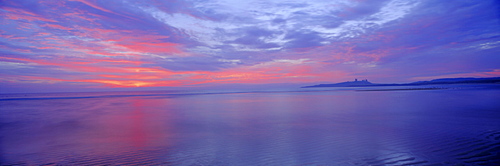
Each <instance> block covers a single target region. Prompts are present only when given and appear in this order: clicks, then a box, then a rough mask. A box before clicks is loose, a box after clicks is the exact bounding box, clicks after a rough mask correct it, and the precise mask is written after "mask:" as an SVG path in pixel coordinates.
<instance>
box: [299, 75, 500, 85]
mask: <svg viewBox="0 0 500 166" xmlns="http://www.w3.org/2000/svg"><path fill="white" fill-rule="evenodd" d="M486 83H500V77H489V78H441V79H435V80H431V81H417V82H412V83H406V84H375V83H371V82H369V81H368V80H361V81H358V80H357V79H356V80H354V81H347V82H341V83H335V84H318V85H312V86H304V87H302V88H319V87H367V86H418V85H435V84H486Z"/></svg>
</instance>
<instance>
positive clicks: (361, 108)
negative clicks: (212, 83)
mask: <svg viewBox="0 0 500 166" xmlns="http://www.w3.org/2000/svg"><path fill="white" fill-rule="evenodd" d="M499 99H500V94H499V93H498V91H495V90H471V91H468V90H434V91H411V92H408V91H366V92H356V91H326V92H302V93H291V92H280V93H233V94H206V95H178V96H175V97H172V96H165V95H159V96H151V95H148V96H122V97H102V98H71V99H46V100H7V101H0V106H1V107H0V109H1V111H2V114H0V120H1V124H2V126H1V135H2V137H1V142H0V145H1V147H0V148H1V151H0V153H1V155H2V156H1V159H2V161H4V162H5V163H8V164H16V163H17V164H28V165H39V164H48V163H57V164H61V165H71V164H72V165H106V164H107V165H120V164H131V165H147V164H151V165H301V164H302V165H303V164H313V165H314V164H320V165H321V164H332V165H335V164H337V165H376V164H380V165H391V164H410V165H412V163H413V164H415V163H416V164H422V163H427V164H432V163H438V164H443V163H451V164H468V163H473V164H480V163H479V161H476V159H475V158H474V157H472V158H469V157H471V156H474V155H476V156H477V155H483V156H481V157H480V158H481V159H482V160H481V162H486V164H488V163H491V162H494V160H493V157H494V155H493V154H498V153H497V152H498V150H496V151H495V147H498V143H499V140H498V139H497V138H498V136H497V135H500V128H499V126H500V121H499V119H500V113H499V112H498V110H500V104H498V103H497V101H499ZM479 145H481V146H479ZM486 145H488V146H491V147H493V148H490V149H488V148H484V147H483V146H486ZM447 149H449V150H447ZM475 151H478V153H476V152H475ZM479 152H481V153H479ZM492 155H493V157H491V156H492ZM457 156H458V157H457ZM484 160H486V161H484Z"/></svg>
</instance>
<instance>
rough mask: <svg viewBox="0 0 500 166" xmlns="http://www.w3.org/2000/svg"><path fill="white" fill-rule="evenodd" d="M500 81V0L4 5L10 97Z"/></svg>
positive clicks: (69, 0) (26, 0)
mask: <svg viewBox="0 0 500 166" xmlns="http://www.w3.org/2000/svg"><path fill="white" fill-rule="evenodd" d="M499 76H500V2H499V1H496V0H481V1H466V0H456V1H435V0H308V1H287V0H271V1H268V0H184V1H181V0H148V1H144V0H109V1H108V0H106V1H103V0H66V1H53V0H4V1H0V90H1V91H2V92H4V93H6V92H37V91H81V90H86V89H88V90H90V89H92V90H95V89H101V90H106V89H120V88H122V89H123V88H125V89H134V88H142V87H163V88H165V87H166V88H172V87H203V86H219V87H220V86H222V87H224V86H234V85H241V86H247V85H279V84H306V85H307V84H309V85H311V84H317V83H335V82H344V81H351V80H354V79H356V78H357V79H368V80H369V81H371V82H375V83H404V82H414V81H421V80H431V79H436V78H450V77H499ZM2 92H0V93H2Z"/></svg>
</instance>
